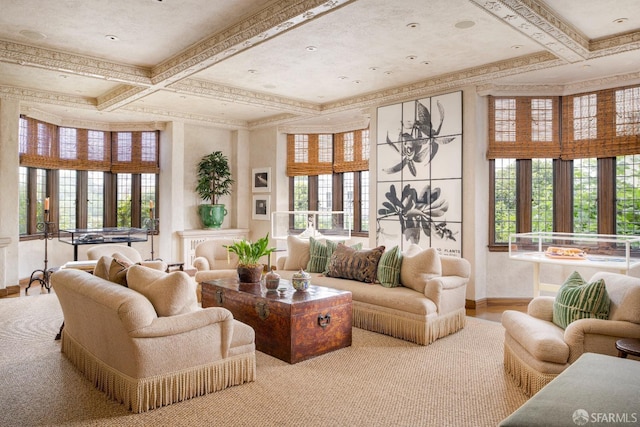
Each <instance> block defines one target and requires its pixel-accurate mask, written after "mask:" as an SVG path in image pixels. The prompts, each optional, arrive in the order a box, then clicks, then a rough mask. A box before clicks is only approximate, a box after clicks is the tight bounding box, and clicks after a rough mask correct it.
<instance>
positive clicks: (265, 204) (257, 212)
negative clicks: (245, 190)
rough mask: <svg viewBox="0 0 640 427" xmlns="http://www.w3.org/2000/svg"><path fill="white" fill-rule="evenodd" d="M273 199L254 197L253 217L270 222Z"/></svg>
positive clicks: (265, 196) (260, 196)
mask: <svg viewBox="0 0 640 427" xmlns="http://www.w3.org/2000/svg"><path fill="white" fill-rule="evenodd" d="M270 198H271V197H270V196H267V195H264V196H262V195H254V196H253V208H252V215H251V217H252V218H253V219H256V220H262V221H268V220H269V216H271V212H270V209H269V199H270Z"/></svg>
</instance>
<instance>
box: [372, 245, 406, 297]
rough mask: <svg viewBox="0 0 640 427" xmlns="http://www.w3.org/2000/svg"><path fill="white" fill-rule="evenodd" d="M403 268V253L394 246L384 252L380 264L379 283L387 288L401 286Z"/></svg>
mask: <svg viewBox="0 0 640 427" xmlns="http://www.w3.org/2000/svg"><path fill="white" fill-rule="evenodd" d="M401 266H402V252H400V248H399V247H398V246H394V247H393V248H391V249H389V250H388V251H386V252H384V253H383V254H382V256H381V257H380V262H378V274H377V282H378V283H380V284H381V285H382V286H384V287H385V288H395V287H396V286H400V268H401Z"/></svg>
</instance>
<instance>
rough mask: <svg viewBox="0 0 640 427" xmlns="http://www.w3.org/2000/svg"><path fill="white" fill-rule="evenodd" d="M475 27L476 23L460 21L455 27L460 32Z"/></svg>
mask: <svg viewBox="0 0 640 427" xmlns="http://www.w3.org/2000/svg"><path fill="white" fill-rule="evenodd" d="M474 25H476V23H475V22H474V21H459V22H456V24H455V25H454V26H455V27H456V28H458V29H460V30H464V29H466V28H471V27H473V26H474Z"/></svg>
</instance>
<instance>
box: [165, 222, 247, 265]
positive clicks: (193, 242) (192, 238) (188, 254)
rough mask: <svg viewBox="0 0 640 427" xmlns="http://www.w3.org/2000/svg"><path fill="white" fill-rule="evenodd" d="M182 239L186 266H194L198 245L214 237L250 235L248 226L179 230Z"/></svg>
mask: <svg viewBox="0 0 640 427" xmlns="http://www.w3.org/2000/svg"><path fill="white" fill-rule="evenodd" d="M178 236H180V240H181V241H182V262H183V263H184V265H185V268H190V267H192V266H193V260H194V259H195V257H196V246H198V245H199V244H200V243H202V242H204V241H206V240H214V239H246V238H247V237H248V236H249V229H247V228H217V229H201V230H182V231H178Z"/></svg>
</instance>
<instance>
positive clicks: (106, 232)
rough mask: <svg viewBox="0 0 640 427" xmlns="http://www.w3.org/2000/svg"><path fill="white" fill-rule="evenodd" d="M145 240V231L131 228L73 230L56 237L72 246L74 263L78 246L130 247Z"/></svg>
mask: <svg viewBox="0 0 640 427" xmlns="http://www.w3.org/2000/svg"><path fill="white" fill-rule="evenodd" d="M147 239H148V233H147V230H146V229H144V228H131V227H106V228H92V229H87V228H75V229H70V230H60V232H59V235H58V240H59V241H61V242H64V243H67V244H69V245H73V260H74V261H77V260H78V246H80V245H101V244H107V243H109V244H113V243H126V244H127V246H131V243H132V242H146V241H147Z"/></svg>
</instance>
